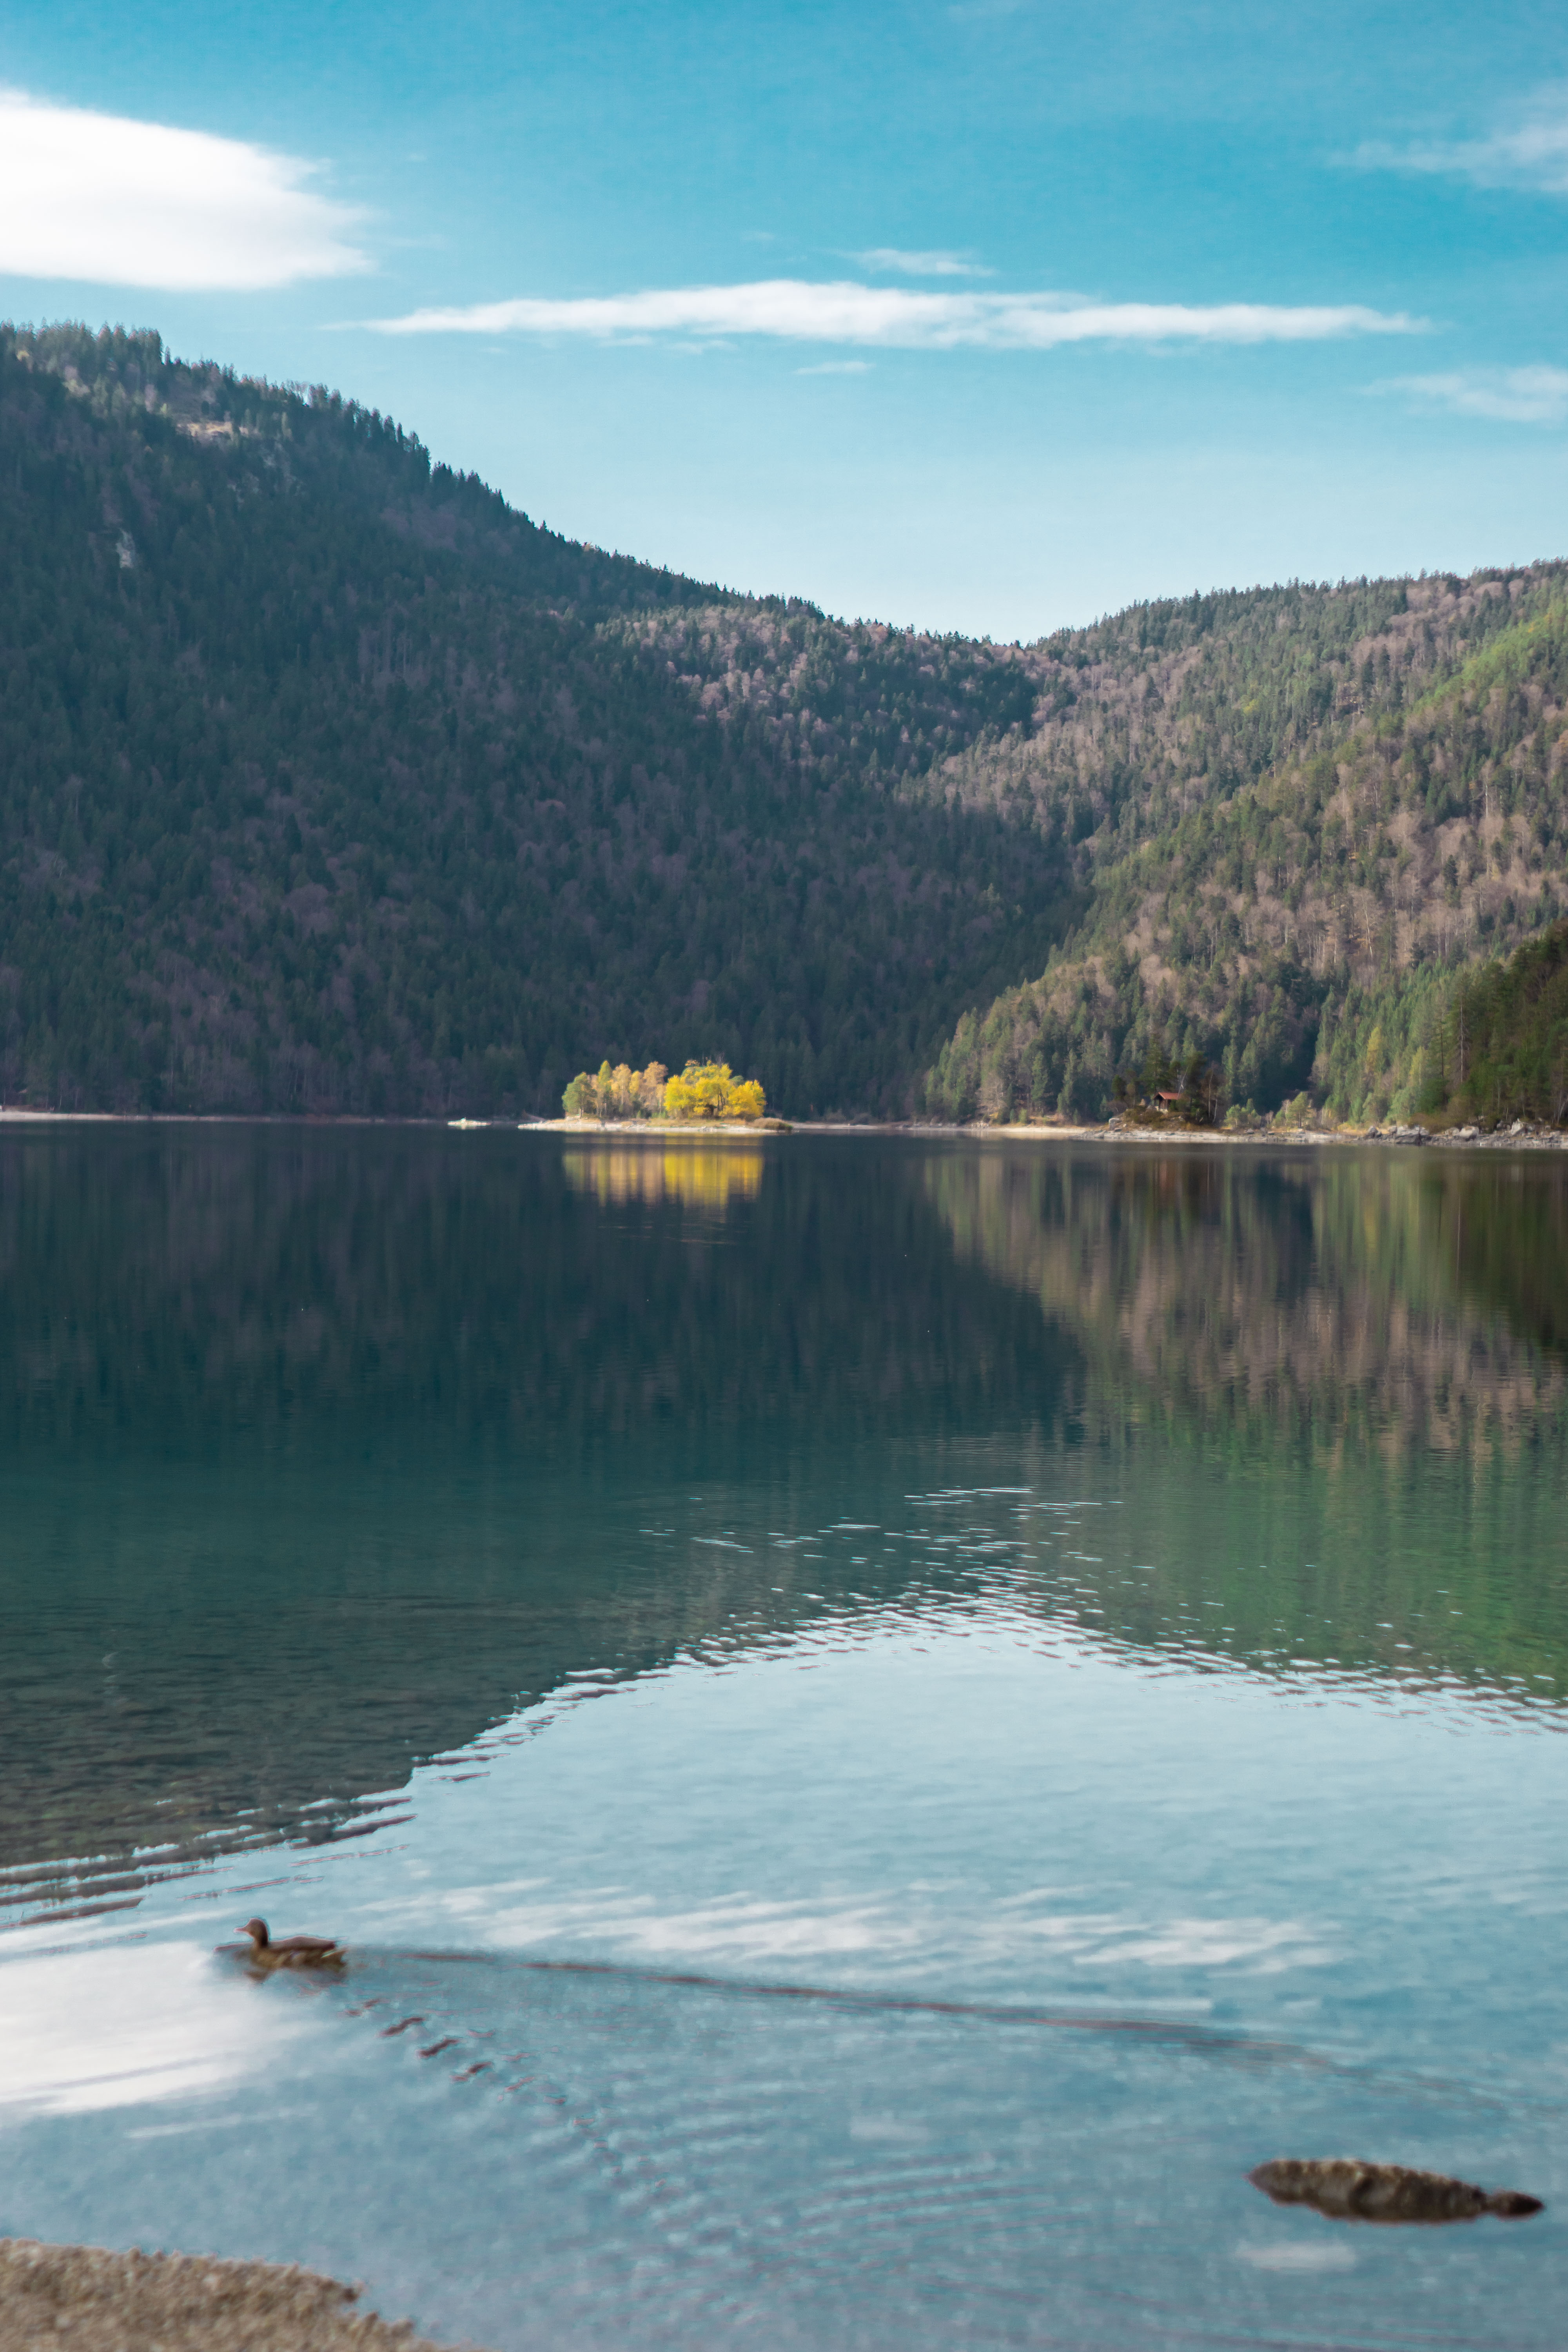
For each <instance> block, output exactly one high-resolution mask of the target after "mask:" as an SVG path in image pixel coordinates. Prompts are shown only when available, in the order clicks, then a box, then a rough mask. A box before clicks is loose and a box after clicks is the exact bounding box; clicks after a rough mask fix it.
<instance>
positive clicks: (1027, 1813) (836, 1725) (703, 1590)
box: [0, 1128, 1568, 2352]
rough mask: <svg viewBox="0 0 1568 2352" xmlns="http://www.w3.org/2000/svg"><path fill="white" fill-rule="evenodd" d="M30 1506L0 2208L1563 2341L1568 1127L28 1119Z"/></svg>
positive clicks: (1500, 2342)
mask: <svg viewBox="0 0 1568 2352" xmlns="http://www.w3.org/2000/svg"><path fill="white" fill-rule="evenodd" d="M0 1505H3V1508H0V1866H3V1867H0V1921H3V1922H4V1927H3V1932H0V2232H11V2233H26V2234H29V2235H37V2236H43V2237H47V2238H86V2239H90V2240H93V2241H96V2242H100V2243H105V2244H112V2245H130V2244H133V2243H138V2244H142V2245H146V2246H153V2245H158V2246H169V2247H180V2248H185V2249H190V2250H194V2251H208V2252H224V2253H234V2254H256V2255H265V2256H269V2257H273V2258H276V2259H279V2260H297V2261H301V2262H305V2263H310V2264H313V2265H315V2266H318V2267H320V2268H323V2269H326V2270H329V2271H331V2272H333V2273H337V2274H338V2275H340V2276H343V2277H353V2278H359V2279H363V2281H365V2282H366V2284H367V2286H368V2288H369V2290H370V2292H371V2294H372V2296H373V2298H374V2301H375V2302H376V2304H377V2305H378V2306H379V2307H380V2308H382V2309H383V2310H384V2311H387V2312H388V2313H390V2314H395V2315H396V2314H407V2315H410V2316H412V2317H414V2318H415V2319H416V2321H417V2322H418V2323H419V2325H420V2326H422V2327H423V2328H425V2329H426V2330H428V2331H429V2332H431V2333H432V2334H435V2335H437V2336H443V2337H446V2338H447V2339H452V2340H455V2339H458V2338H460V2337H462V2338H468V2339H471V2340H472V2341H475V2342H478V2343H479V2344H483V2345H487V2346H490V2347H496V2352H512V2348H513V2347H525V2346H527V2347H531V2346H536V2345H538V2346H545V2345H548V2346H552V2347H560V2346H579V2345H581V2346H589V2347H597V2346H604V2347H614V2346H626V2345H637V2346H645V2345H648V2346H659V2345H668V2346H672V2347H673V2346H707V2345H713V2346H722V2347H728V2346H731V2345H742V2344H744V2345H748V2346H753V2345H754V2346H758V2347H775V2346H782V2347H788V2346H794V2345H799V2346H813V2347H838V2346H867V2347H895V2346H897V2347H900V2352H910V2347H927V2346H929V2347H953V2346H968V2345H974V2346H984V2345H1013V2344H1017V2345H1060V2346H1072V2347H1100V2346H1104V2347H1131V2346H1140V2347H1142V2346H1161V2347H1163V2346H1172V2345H1182V2346H1186V2345H1193V2346H1211V2345H1212V2346H1221V2345H1224V2346H1227V2347H1229V2346H1253V2345H1256V2346H1259V2347H1263V2346H1267V2347H1286V2346H1290V2347H1297V2346H1299V2347H1339V2346H1344V2347H1415V2346H1421V2347H1433V2346H1442V2347H1450V2346H1477V2347H1480V2346H1485V2347H1525V2346H1531V2347H1553V2352H1556V2347H1560V2346H1561V2344H1562V2341H1563V2315H1564V2313H1565V2312H1568V1979H1565V1972H1564V1969H1563V1950H1564V1929H1565V1927H1568V1740H1565V1739H1564V1738H1563V1733H1564V1730H1565V1729H1568V1542H1565V1536H1564V1530H1565V1528H1568V1170H1565V1169H1564V1167H1563V1163H1562V1162H1561V1161H1558V1160H1542V1159H1539V1158H1530V1157H1524V1156H1521V1157H1520V1158H1518V1159H1517V1160H1516V1159H1512V1158H1510V1157H1507V1156H1502V1155H1488V1156H1486V1157H1484V1158H1480V1157H1478V1158H1474V1159H1465V1158H1463V1157H1461V1156H1459V1155H1458V1154H1447V1153H1443V1152H1441V1151H1438V1150H1427V1151H1426V1152H1421V1153H1416V1152H1414V1151H1412V1152H1395V1151H1387V1150H1383V1151H1380V1150H1365V1151H1363V1152H1352V1151H1335V1152H1332V1153H1325V1154H1321V1155H1313V1154H1311V1153H1309V1152H1306V1151H1299V1152H1289V1151H1281V1152H1279V1153H1278V1154H1268V1153H1240V1152H1237V1153H1208V1152H1204V1151H1201V1150H1187V1151H1182V1150H1179V1149H1173V1150H1169V1151H1165V1150H1159V1149H1154V1150H1148V1149H1142V1148H1138V1147H1126V1148H1123V1149H1121V1150H1116V1149H1105V1150H1100V1149H1098V1148H1090V1147H1070V1146H1062V1147H1042V1146H1040V1145H1038V1144H1029V1145H1022V1146H1010V1145H1008V1144H1006V1143H1005V1142H998V1143H995V1144H990V1143H987V1144H984V1145H977V1144H970V1143H966V1142H964V1143H958V1142H955V1143H952V1144H951V1145H949V1144H940V1143H931V1142H927V1141H923V1140H914V1139H911V1140H887V1141H879V1140H868V1139H842V1140H839V1139H820V1138H802V1137H795V1138H784V1139H776V1140H774V1141H771V1142H768V1143H765V1144H763V1143H759V1144H757V1145H755V1146H738V1147H734V1148H727V1147H723V1146H716V1145H707V1146H701V1145H698V1144H690V1145H686V1144H681V1145H668V1146H667V1145H665V1144H663V1143H659V1142H653V1141H650V1142H648V1143H647V1144H646V1145H644V1146H641V1147H638V1146H636V1145H632V1144H628V1143H626V1142H625V1141H621V1140H611V1139H606V1140H605V1141H603V1142H598V1141H594V1140H588V1141H579V1140H576V1139H563V1138H561V1137H558V1136H542V1135H539V1134H526V1133H503V1132H500V1131H496V1130H486V1131H484V1132H481V1133H473V1134H468V1133H447V1132H439V1133H426V1132H406V1131H385V1132H382V1131H374V1130H362V1131H354V1132H346V1131H336V1130H327V1131H290V1130H276V1129H242V1128H231V1129H195V1128H192V1129H180V1128H166V1129H103V1130H97V1131H93V1130H72V1131H69V1132H51V1131H48V1130H42V1129H40V1130H36V1131H31V1132H26V1131H20V1130H13V1131H10V1132H7V1133H5V1135H4V1136H0ZM253 1911H260V1912H262V1913H264V1914H265V1915H266V1916H268V1918H269V1919H270V1920H271V1921H272V1923H273V1925H274V1927H275V1929H277V1930H279V1931H280V1932H283V1931H289V1930H291V1929H296V1928H308V1929H316V1930H319V1931H324V1932H329V1933H334V1934H337V1935H339V1936H342V1937H344V1938H345V1939H347V1940H348V1942H349V1943H350V1944H351V1945H352V1947H353V1965H352V1966H351V1967H350V1969H348V1971H347V1972H346V1974H345V1975H344V1977H343V1979H342V1982H341V1983H329V1984H325V1985H321V1984H316V1983H313V1982H310V1981H306V1980H295V1979H273V1980H270V1981H267V1982H262V1983H257V1982H254V1981H253V1980H252V1979H250V1978H249V1977H248V1976H247V1974H246V1973H245V1972H244V1970H243V1969H241V1968H240V1967H239V1965H238V1964H237V1960H236V1959H235V1958H233V1957H232V1956H229V1955H226V1954H225V1953H223V1952H220V1951H217V1950H215V1947H217V1946H219V1945H221V1944H223V1943H225V1942H226V1940H229V1939H231V1937H232V1932H233V1930H234V1928H235V1927H236V1925H237V1923H238V1922H239V1921H240V1920H242V1919H244V1918H245V1917H247V1916H248V1915H249V1914H250V1913H251V1912H253ZM1336 2154H1355V2155H1361V2156H1366V2157H1371V2158H1383V2159H1387V2160H1393V2161H1399V2162H1405V2163H1414V2164H1422V2165H1431V2166H1434V2167H1436V2168H1441V2169H1443V2170H1446V2171H1455V2172H1459V2173H1462V2174H1464V2175H1465V2176H1466V2177H1468V2178H1471V2179H1480V2180H1483V2181H1485V2182H1486V2183H1487V2184H1488V2185H1489V2186H1509V2187H1517V2188H1521V2189H1529V2190H1531V2191H1533V2192H1534V2193H1535V2194H1537V2195H1540V2196H1543V2197H1544V2198H1546V2199H1547V2200H1548V2210H1547V2211H1546V2212H1545V2214H1544V2215H1542V2216H1541V2217H1540V2218H1539V2219H1537V2220H1535V2221H1529V2222H1525V2223H1517V2224H1512V2225H1509V2224H1504V2223H1500V2222H1497V2221H1483V2222H1480V2223H1478V2224H1476V2225H1474V2226H1470V2227H1462V2228H1452V2229H1447V2230H1430V2231H1421V2230H1381V2231H1380V2230H1373V2229H1367V2228H1357V2227H1353V2226H1347V2225H1342V2224H1335V2223H1332V2222H1330V2221H1325V2220H1323V2219H1321V2217H1320V2216H1318V2215H1316V2214H1313V2213H1311V2212H1309V2211H1305V2210H1277V2209H1275V2208H1274V2207H1272V2206H1270V2205H1269V2204H1268V2202H1267V2201H1266V2200H1264V2199H1263V2198H1261V2197H1260V2196H1259V2195H1258V2192H1257V2191H1256V2190H1255V2189H1252V2188H1251V2187H1250V2186H1249V2184H1248V2182H1247V2179H1246V2174H1247V2169H1248V2168H1249V2167H1251V2166H1252V2165H1255V2164H1257V2163H1258V2162H1259V2161H1261V2160H1262V2159H1264V2158H1268V2157H1271V2156H1277V2155H1304V2156H1311V2155H1336Z"/></svg>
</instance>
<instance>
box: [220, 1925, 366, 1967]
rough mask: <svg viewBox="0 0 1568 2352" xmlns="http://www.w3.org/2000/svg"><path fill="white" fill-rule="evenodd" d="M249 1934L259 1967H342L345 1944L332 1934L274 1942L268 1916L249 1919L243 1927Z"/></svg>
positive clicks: (252, 1961) (253, 1961)
mask: <svg viewBox="0 0 1568 2352" xmlns="http://www.w3.org/2000/svg"><path fill="white" fill-rule="evenodd" d="M239 1932H240V1934H241V1935H242V1936H248V1937H249V1938H250V1964H251V1966H252V1968H257V1969H341V1968H342V1964H343V1948H342V1945H341V1944H340V1943H337V1942H336V1941H335V1940H334V1939H333V1938H332V1937H331V1936H285V1937H283V1939H282V1941H281V1942H280V1943H277V1944H275V1943H274V1942H273V1940H272V1938H271V1937H270V1936H269V1935H268V1931H267V1922H266V1920H265V1919H247V1921H246V1923H245V1925H244V1927H242V1928H241V1929H240V1931H239Z"/></svg>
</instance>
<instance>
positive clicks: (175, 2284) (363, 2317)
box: [0, 2238, 437, 2352]
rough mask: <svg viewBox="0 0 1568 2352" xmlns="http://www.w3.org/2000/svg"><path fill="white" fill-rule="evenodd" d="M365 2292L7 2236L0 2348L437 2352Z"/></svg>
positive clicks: (257, 2268) (2, 2256) (0, 2267)
mask: <svg viewBox="0 0 1568 2352" xmlns="http://www.w3.org/2000/svg"><path fill="white" fill-rule="evenodd" d="M359 2292H360V2291H359V2289H358V2288H357V2287H353V2286H344V2285H342V2283H341V2282H340V2281H339V2280H337V2279H330V2278H323V2277H322V2276H321V2273H319V2272H316V2271H306V2270H300V2269H299V2268H297V2267H296V2266H295V2265H293V2264H291V2263H290V2264H288V2265H284V2264H282V2263H238V2262H216V2261H213V2260H211V2259H209V2258H207V2257H205V2256H204V2255H201V2254H163V2253H153V2254H144V2253H142V2252H141V2251H140V2250H139V2249H136V2248H133V2249H132V2252H129V2253H122V2254H121V2253H111V2252H109V2251H108V2250H107V2249H106V2248H105V2247H102V2246H50V2245H44V2244H41V2243H40V2242H38V2241H37V2239H33V2238H5V2239H0V2352H36V2347H38V2346H40V2345H44V2344H48V2345H65V2346H68V2347H71V2352H153V2347H157V2352H260V2348H261V2347H266V2352H350V2347H353V2352H437V2347H435V2346H434V2345H431V2344H429V2343H428V2342H427V2341H426V2339H425V2338H424V2337H423V2336H416V2334H415V2332H414V2328H413V2326H412V2324H411V2323H410V2322H409V2321H407V2320H402V2321H399V2322H397V2323H396V2324H395V2325H394V2324H392V2323H389V2322H388V2321H386V2320H384V2319H381V2318H378V2317H377V2315H376V2314H375V2313H374V2312H373V2311H360V2310H358V2309H356V2308H355V2306H356V2305H357V2302H358V2299H359Z"/></svg>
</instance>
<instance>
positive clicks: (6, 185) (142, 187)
mask: <svg viewBox="0 0 1568 2352" xmlns="http://www.w3.org/2000/svg"><path fill="white" fill-rule="evenodd" d="M315 168H316V167H315V166H314V165H312V164H310V163H303V162H301V161H300V159H299V158H298V157H297V156H293V155H274V154H271V153H269V152H268V151H267V150H266V149H265V148H261V147H252V146H249V145H247V143H246V142H244V141H242V140H238V139H219V138H216V137H214V136H213V135H212V134H211V133H210V132H208V131H176V130H173V129H171V128H170V126H169V125H168V124H167V123H162V122H135V121H131V120H130V119H129V118H128V117H126V116H123V115H118V114H91V113H89V112H87V111H86V110H84V109H81V108H78V107H68V106H50V105H47V104H46V103H45V102H44V101H43V100H37V99H32V98H28V97H27V96H26V94H25V93H24V92H23V91H21V90H6V89H0V275H9V276H12V277H17V278H83V279H86V280H88V281H89V283H91V284H93V285H96V286H156V287H166V288H169V289H172V290H174V291H178V292H186V291H194V290H195V289H198V288H201V289H216V288H230V289H235V290H236V291H244V292H248V291H253V290H256V289H261V288H264V287H269V286H289V285H292V284H293V283H294V282H295V281H296V280H297V279H299V278H338V277H342V276H344V275H345V274H346V273H348V272H350V271H352V270H358V269H363V268H366V267H367V266H368V265H367V263H366V260H365V257H364V256H363V254H362V253H361V252H359V251H358V250H357V248H356V247H354V246H353V245H352V244H350V243H349V242H348V241H347V239H348V237H349V236H350V235H351V234H352V232H353V229H354V228H355V226H357V224H358V221H359V219H360V217H361V216H360V215H358V214H357V213H355V212H353V211H351V210H349V208H348V207H347V206H345V205H336V204H331V203H330V202H329V201H328V200H327V199H326V198H325V197H324V196H321V195H318V194H315V193H314V191H313V190H312V189H311V188H310V187H309V186H308V185H307V184H306V183H307V182H308V181H309V180H310V177H311V175H312V173H313V172H314V170H315Z"/></svg>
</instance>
